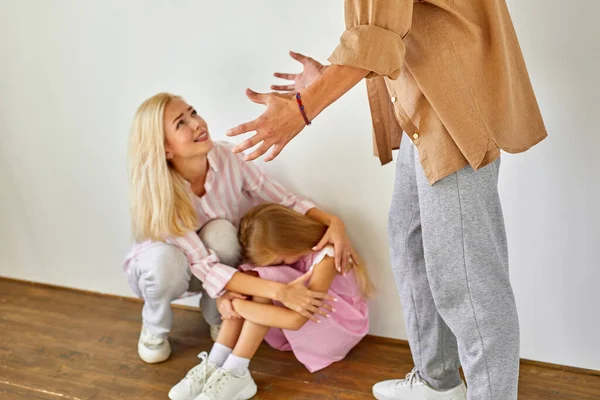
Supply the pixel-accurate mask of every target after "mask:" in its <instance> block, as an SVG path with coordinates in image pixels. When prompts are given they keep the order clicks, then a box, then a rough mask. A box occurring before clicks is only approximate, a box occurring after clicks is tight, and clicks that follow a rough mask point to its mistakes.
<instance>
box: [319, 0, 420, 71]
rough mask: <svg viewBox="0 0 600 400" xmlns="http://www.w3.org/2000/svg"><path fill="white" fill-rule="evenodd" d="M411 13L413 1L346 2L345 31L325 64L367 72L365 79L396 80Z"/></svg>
mask: <svg viewBox="0 0 600 400" xmlns="http://www.w3.org/2000/svg"><path fill="white" fill-rule="evenodd" d="M412 13H413V0H346V2H345V18H346V31H345V32H344V33H343V34H342V37H341V39H340V44H339V45H338V47H337V48H336V49H335V51H334V52H333V54H332V55H331V56H330V57H329V62H331V63H332V64H336V65H345V66H350V67H356V68H362V69H366V70H368V71H371V73H370V74H369V75H368V76H367V78H373V77H377V76H385V77H388V78H390V79H396V78H398V76H399V75H400V71H401V70H402V65H403V63H404V55H405V52H406V47H405V45H404V42H403V39H404V37H405V36H406V35H407V34H408V32H409V31H410V27H411V22H412Z"/></svg>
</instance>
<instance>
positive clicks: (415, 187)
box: [389, 136, 519, 400]
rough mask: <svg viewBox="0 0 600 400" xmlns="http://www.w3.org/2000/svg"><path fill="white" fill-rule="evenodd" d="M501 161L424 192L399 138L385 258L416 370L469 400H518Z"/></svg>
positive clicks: (415, 161)
mask: <svg viewBox="0 0 600 400" xmlns="http://www.w3.org/2000/svg"><path fill="white" fill-rule="evenodd" d="M499 167H500V159H498V160H496V161H495V162H493V163H492V164H490V165H487V166H486V167H483V168H481V169H480V170H478V171H474V170H473V169H472V168H471V167H470V166H467V167H465V168H463V169H462V170H460V171H458V172H456V173H454V174H452V175H450V176H448V177H446V178H444V179H442V180H440V181H438V182H436V183H435V184H433V185H430V184H429V183H428V181H427V178H426V177H425V174H424V172H423V169H422V168H421V163H420V161H419V157H418V153H417V152H416V149H415V146H414V145H413V144H412V142H411V141H410V140H409V139H408V137H406V136H405V137H404V138H403V141H402V146H401V148H400V155H399V159H398V162H397V170H396V183H395V188H394V195H393V199H392V206H391V209H390V217H389V236H390V245H391V261H392V268H393V271H394V275H395V278H396V283H397V286H398V291H399V292H400V298H401V301H402V306H403V309H404V315H405V319H406V327H407V332H408V338H409V343H410V347H411V351H412V354H413V359H414V363H415V366H416V367H417V369H418V370H419V372H420V374H421V376H422V377H423V378H424V379H425V380H426V381H427V382H428V383H429V384H430V385H431V386H432V387H434V388H436V389H449V388H452V387H454V386H456V385H458V384H459V383H460V377H459V373H458V368H459V366H460V365H461V364H462V367H463V371H464V373H465V376H466V379H467V385H468V398H469V400H475V399H477V400H481V399H494V400H511V399H516V398H517V384H518V375H519V321H518V317H517V310H516V306H515V300H514V296H513V292H512V288H511V284H510V280H509V273H508V251H507V243H506V232H505V230H504V219H503V216H502V209H501V206H500V198H499V196H498V187H497V183H498V170H499Z"/></svg>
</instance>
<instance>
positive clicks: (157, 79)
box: [0, 0, 600, 369]
mask: <svg viewBox="0 0 600 400" xmlns="http://www.w3.org/2000/svg"><path fill="white" fill-rule="evenodd" d="M509 5H510V7H511V11H512V12H513V16H514V20H515V24H516V27H517V31H518V33H519V35H520V39H521V44H522V47H523V50H524V53H525V56H526V59H527V62H528V65H529V68H530V73H531V75H532V79H533V83H534V87H535V89H536V91H537V93H538V96H539V101H540V105H541V108H542V112H543V114H544V116H545V119H546V122H547V125H548V129H549V131H550V135H551V136H550V138H549V139H548V140H547V141H545V142H544V143H543V144H542V145H540V146H538V147H537V148H535V149H534V150H533V151H530V152H528V153H527V154H525V155H521V156H509V157H506V158H505V162H504V163H503V170H502V178H501V190H502V195H503V200H504V206H505V214H506V223H507V228H508V234H509V242H510V250H511V262H512V266H511V268H512V278H513V282H514V287H515V292H516V296H517V299H518V307H519V312H520V316H521V330H522V334H521V336H522V342H523V343H522V356H523V357H525V358H532V359H536V360H541V361H548V362H554V363H561V364H568V365H575V366H579V367H585V368H594V369H600V346H599V345H598V343H597V338H598V337H600V322H599V321H598V312H597V307H598V303H599V300H600V297H599V296H600V295H599V294H598V293H599V292H598V290H597V284H598V281H599V279H600V270H599V269H598V265H599V264H600V246H598V244H597V243H598V238H599V237H600V232H599V229H600V228H599V227H600V212H599V211H598V207H597V205H598V204H599V203H600V189H599V186H598V185H599V181H600V180H599V178H600V161H599V158H598V156H597V155H596V152H597V151H598V149H599V148H600V136H598V132H597V131H598V128H599V127H600V125H599V122H598V121H599V120H598V116H597V115H593V114H592V113H593V112H596V113H597V112H598V110H599V107H598V106H599V105H600V104H599V103H600V102H599V97H598V94H597V93H598V91H597V89H598V87H599V85H600V79H599V78H598V76H597V75H596V74H595V72H596V71H598V70H600V62H599V60H598V54H600V52H598V44H597V39H598V37H599V34H600V32H599V28H598V24H597V23H595V21H594V20H593V15H598V13H600V3H598V2H597V1H595V0H572V1H570V2H569V7H565V6H564V2H562V1H559V0H528V1H519V2H517V1H510V2H509ZM316 10H318V12H316ZM594 11H595V12H594ZM342 12H343V5H342V2H341V1H338V2H323V1H318V0H311V1H304V2H303V3H302V6H298V4H297V3H291V2H280V1H275V0H271V1H262V2H239V1H237V2H234V1H219V2H208V1H197V0H196V1H192V0H186V1H178V2H163V1H157V0H146V1H142V0H135V1H133V0H130V1H127V2H122V1H117V0H112V1H103V2H80V1H76V0H60V1H59V0H55V1H53V2H45V1H41V0H38V1H32V0H28V1H23V0H0V54H1V57H2V62H1V63H0V188H1V189H0V190H1V192H0V193H1V197H0V221H1V223H0V275H4V276H9V277H15V278H20V279H28V280H34V281H40V282H48V283H52V284H58V285H64V286H72V287H77V288H84V289H88V290H94V291H100V292H106V293H115V294H120V295H131V292H130V290H129V288H128V286H127V284H126V282H125V280H124V278H123V275H122V272H121V269H120V262H121V260H122V257H123V255H124V254H125V253H126V251H127V249H128V245H129V242H130V232H129V227H128V215H127V202H126V176H125V165H126V164H125V153H126V138H127V132H128V128H129V124H130V119H131V116H132V114H133V112H134V110H135V107H136V106H137V105H138V104H139V103H140V102H141V101H142V100H143V99H144V98H146V97H147V96H149V95H151V94H154V93H155V92H158V91H164V90H166V91H171V92H175V93H179V94H182V95H184V96H185V97H186V98H187V99H188V100H189V101H190V102H191V103H192V104H194V105H195V106H196V107H197V109H198V110H199V111H200V113H201V114H202V115H203V116H204V117H205V118H206V119H207V121H208V122H209V126H210V128H211V131H212V134H213V136H214V137H215V138H217V139H220V138H224V136H223V132H224V131H225V130H226V129H228V128H230V127H232V126H234V125H237V124H238V123H240V122H243V121H245V120H249V119H251V118H254V117H255V116H257V115H258V113H259V112H260V111H261V107H260V106H256V105H254V104H252V103H250V102H249V101H248V100H247V99H246V98H245V97H244V89H245V88H246V87H248V86H249V87H252V88H253V89H255V90H259V91H260V90H263V91H264V90H267V89H268V85H269V84H270V83H272V79H271V78H270V76H271V73H272V72H274V70H283V71H287V70H292V71H293V70H296V69H297V66H296V65H295V63H294V62H293V61H291V60H290V59H289V58H288V57H287V51H288V50H289V49H294V50H296V51H301V52H306V53H308V54H310V55H312V56H314V57H315V58H317V59H320V60H325V58H326V57H327V56H328V55H329V53H330V52H331V50H332V49H333V48H334V46H335V45H336V43H337V40H338V37H339V35H340V34H341V32H342V31H343V16H342ZM370 130H371V128H370V120H369V112H368V107H367V101H366V94H365V89H364V85H360V86H359V87H358V88H356V89H354V90H353V91H352V92H351V93H349V95H347V96H346V97H344V98H343V100H341V101H339V102H338V103H336V104H334V105H333V106H332V107H331V108H330V109H329V110H328V111H327V112H326V113H324V114H323V115H322V116H321V117H320V118H319V119H318V120H317V121H315V123H314V124H313V126H311V127H310V128H309V129H307V130H306V131H305V132H304V133H303V134H302V135H301V136H300V137H299V138H298V139H296V140H295V141H294V142H293V143H292V144H291V145H290V146H289V147H288V148H287V149H286V151H285V152H284V154H283V156H282V157H280V158H279V159H278V160H277V161H276V162H274V163H272V164H270V165H268V166H266V168H267V169H268V170H269V172H270V173H272V174H273V175H274V176H276V177H278V178H280V179H281V180H282V181H284V182H285V183H286V184H287V185H288V186H289V187H290V188H293V189H295V190H297V191H298V192H300V193H302V194H305V195H308V196H310V197H312V198H313V199H314V200H316V201H317V202H318V203H319V204H320V205H322V206H323V207H324V208H325V209H328V210H331V211H334V212H336V213H338V214H339V215H340V216H342V217H343V218H344V219H345V220H346V222H347V225H348V227H349V230H350V233H351V236H352V237H353V238H354V239H355V241H356V246H357V247H358V249H359V251H360V252H361V253H362V254H363V255H364V256H365V258H366V259H367V261H368V263H369V265H370V267H371V268H372V274H373V276H374V277H375V282H376V285H377V287H378V289H379V296H378V297H377V298H376V299H375V300H373V301H372V304H371V310H372V315H373V317H372V327H371V332H372V333H373V334H377V335H384V336H391V337H400V338H405V337H406V334H405V330H404V325H403V322H402V320H403V317H402V313H401V311H400V308H399V300H398V296H397V294H396V290H395V285H394V284H393V277H392V273H391V271H390V268H389V261H388V250H387V237H386V236H387V235H386V218H387V216H386V214H387V208H388V206H389V202H390V196H391V191H392V184H393V175H394V166H393V165H388V166H386V167H384V168H381V167H380V166H379V164H378V161H377V159H375V158H374V157H372V156H371V138H370ZM309 157H310V158H311V159H312V160H311V159H309Z"/></svg>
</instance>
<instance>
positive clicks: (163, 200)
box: [124, 93, 353, 363]
mask: <svg viewBox="0 0 600 400" xmlns="http://www.w3.org/2000/svg"><path fill="white" fill-rule="evenodd" d="M129 186H130V212H131V221H132V230H133V234H134V238H135V241H136V244H135V245H134V246H133V248H132V249H131V251H130V253H129V254H128V255H127V257H126V259H125V262H124V268H125V273H126V275H127V277H128V281H129V284H130V286H131V288H132V289H133V291H134V292H135V293H136V294H137V295H138V296H139V297H142V298H143V299H144V306H143V310H142V321H143V324H142V330H141V334H140V339H139V342H138V354H139V356H140V358H141V359H142V360H143V361H145V362H147V363H158V362H162V361H165V360H166V359H168V358H169V356H170V354H171V348H170V345H169V341H168V334H169V331H170V330H171V326H172V311H171V307H170V303H171V302H172V301H173V300H175V299H177V298H180V297H182V296H184V295H185V294H187V293H189V292H197V291H200V290H202V292H203V296H202V299H203V300H202V301H201V303H202V304H201V307H202V308H203V310H202V311H203V315H204V317H205V319H206V320H207V322H208V323H209V324H210V325H211V332H212V333H213V336H216V333H217V331H218V327H219V326H220V322H221V316H220V315H219V311H217V308H218V309H219V310H222V313H225V314H227V317H228V318H235V317H239V316H238V315H237V314H236V313H235V312H232V311H231V310H232V308H231V299H232V298H234V297H240V298H241V297H243V294H245V295H252V296H261V297H264V298H268V299H271V300H276V301H278V302H280V303H282V304H283V305H285V306H286V307H288V308H290V309H292V310H294V311H296V312H298V313H300V314H301V315H303V316H305V317H306V318H310V319H315V317H314V315H313V314H314V313H316V312H319V310H320V309H325V310H329V309H331V306H329V305H328V304H326V303H324V300H327V299H331V298H330V297H329V296H327V294H325V293H319V292H315V291H311V290H309V289H307V288H306V287H305V286H304V282H302V281H298V282H293V283H291V284H281V283H276V282H270V281H266V280H263V279H260V278H257V277H252V276H248V275H246V274H242V273H239V272H237V270H236V268H235V267H237V262H238V258H239V245H238V244H237V240H235V228H233V225H235V226H237V224H238V223H239V220H240V218H241V216H242V215H243V214H244V212H245V211H246V210H247V209H248V208H249V207H250V206H252V205H255V204H259V203H263V202H267V201H268V202H273V203H277V204H281V205H284V206H286V207H288V208H291V209H293V210H295V211H297V212H299V213H301V214H306V215H307V216H308V217H309V218H311V219H313V220H315V221H318V222H320V223H323V224H325V225H327V227H328V228H327V231H326V233H325V235H324V236H323V238H322V240H321V242H320V243H319V248H323V247H324V246H325V245H326V244H327V243H331V244H333V245H334V247H335V252H336V263H337V265H338V267H340V268H345V267H346V266H347V265H348V260H349V259H350V257H351V256H352V254H353V250H352V247H351V245H350V242H349V240H348V237H347V235H346V232H345V228H344V225H343V223H342V222H341V221H340V220H339V219H338V218H337V217H335V216H333V215H329V214H327V213H325V212H323V211H321V210H319V209H317V208H316V207H315V206H314V204H313V203H311V202H310V201H308V200H305V199H303V198H301V197H299V196H297V195H294V194H292V193H290V192H288V191H287V190H286V189H285V188H283V186H281V185H280V184H278V183H277V182H275V181H273V180H272V179H270V178H269V177H267V176H266V175H265V174H264V173H263V172H262V171H261V170H260V169H259V168H258V167H256V166H255V165H254V164H252V163H247V162H244V161H243V159H242V157H241V156H238V155H234V154H232V152H231V148H230V146H228V145H227V144H224V143H213V141H212V140H211V137H210V134H209V132H208V127H207V124H206V122H205V121H204V120H203V119H202V118H201V117H200V115H198V113H197V112H196V110H194V108H193V107H192V106H190V105H189V104H187V103H186V102H185V101H184V100H183V99H182V98H181V97H178V96H174V95H172V94H168V93H159V94H157V95H155V96H153V97H151V98H149V99H147V100H146V101H145V102H144V103H143V104H142V105H140V107H139V108H138V110H137V113H136V115H135V118H134V121H133V125H132V127H131V132H130V138H129ZM213 220H215V221H213ZM211 221H213V222H211ZM227 221H229V222H227ZM209 222H211V223H209ZM200 228H202V230H200V231H199V229H200ZM198 231H199V232H200V235H199V234H198ZM232 232H233V234H232ZM232 235H233V240H232V237H231V236H232ZM202 238H204V239H205V240H204V241H203V240H202ZM208 241H210V243H207V242H208ZM198 283H201V285H198ZM199 286H201V288H200V287H199ZM211 298H212V299H215V298H219V300H218V302H216V303H215V301H214V300H210V299H211ZM320 312H323V311H320ZM220 350H221V352H222V353H227V352H231V349H227V348H225V347H223V348H220Z"/></svg>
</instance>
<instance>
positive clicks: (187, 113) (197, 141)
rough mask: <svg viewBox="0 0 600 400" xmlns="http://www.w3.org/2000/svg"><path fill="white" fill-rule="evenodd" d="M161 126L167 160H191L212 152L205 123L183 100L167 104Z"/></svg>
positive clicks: (174, 100)
mask: <svg viewBox="0 0 600 400" xmlns="http://www.w3.org/2000/svg"><path fill="white" fill-rule="evenodd" d="M163 124H164V130H165V152H166V157H167V159H169V160H174V159H185V158H193V157H197V156H200V155H205V154H207V153H208V152H209V151H210V150H212V148H213V142H212V140H211V138H210V135H209V133H208V127H207V126H206V121H204V120H203V119H202V117H200V115H198V113H197V112H196V110H194V108H193V107H192V106H190V105H189V104H187V103H186V102H185V101H184V100H183V99H180V98H175V99H173V100H171V101H170V102H169V103H168V104H167V106H166V107H165V115H164V121H163Z"/></svg>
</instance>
